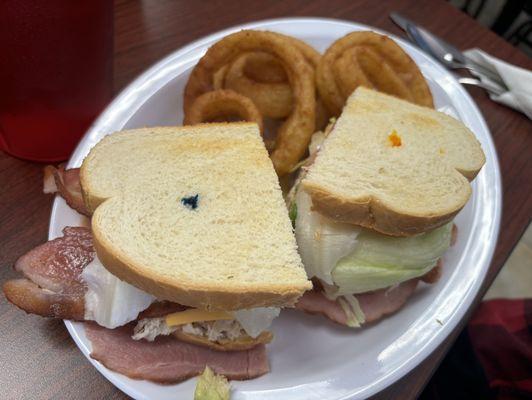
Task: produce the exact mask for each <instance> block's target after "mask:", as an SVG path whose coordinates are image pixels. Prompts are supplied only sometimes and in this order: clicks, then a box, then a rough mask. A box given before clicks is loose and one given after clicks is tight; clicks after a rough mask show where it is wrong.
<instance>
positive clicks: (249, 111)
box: [183, 90, 263, 134]
mask: <svg viewBox="0 0 532 400" xmlns="http://www.w3.org/2000/svg"><path fill="white" fill-rule="evenodd" d="M235 116H236V117H239V118H241V119H242V120H244V121H250V122H255V123H257V125H258V126H259V129H260V132H261V134H262V132H263V123H262V117H261V115H260V112H259V110H257V107H255V104H253V102H252V101H251V100H250V99H248V98H247V97H245V96H242V95H240V94H238V93H236V92H233V91H232V90H213V91H212V92H207V93H204V94H202V95H201V96H198V97H197V98H196V99H195V100H194V102H193V103H192V105H191V107H190V110H189V112H188V113H187V114H186V115H185V119H184V121H183V125H196V124H201V123H204V122H212V121H213V120H215V119H219V118H228V117H235Z"/></svg>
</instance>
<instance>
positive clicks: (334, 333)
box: [49, 18, 501, 400]
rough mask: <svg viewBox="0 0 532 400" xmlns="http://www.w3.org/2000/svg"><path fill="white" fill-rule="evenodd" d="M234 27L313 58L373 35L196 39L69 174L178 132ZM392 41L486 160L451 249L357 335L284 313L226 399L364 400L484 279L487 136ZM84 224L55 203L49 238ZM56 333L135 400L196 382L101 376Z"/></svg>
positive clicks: (465, 107)
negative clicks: (141, 131)
mask: <svg viewBox="0 0 532 400" xmlns="http://www.w3.org/2000/svg"><path fill="white" fill-rule="evenodd" d="M242 28H253V29H267V30H272V31H277V32H282V33H285V34H287V35H292V36H295V37H298V38H300V39H303V40H305V41H306V42H307V43H309V44H311V45H313V46H314V47H315V48H316V49H318V50H319V51H321V52H323V51H324V50H325V49H326V48H327V47H328V46H329V45H330V44H331V43H332V42H333V41H334V40H335V39H337V38H339V37H341V36H343V35H345V34H347V33H348V32H351V31H354V30H368V29H371V30H375V31H377V32H379V31H378V30H376V29H373V28H370V27H368V26H364V25H360V24H355V23H351V22H343V21H337V20H328V19H314V18H313V19H309V18H301V19H293V18H292V19H278V20H269V21H262V22H256V23H251V24H247V25H242V26H238V27H234V28H230V29H227V30H225V31H222V32H218V33H215V34H213V35H211V36H208V37H206V38H204V39H201V40H198V41H196V42H194V43H192V44H190V45H189V46H186V47H184V48H182V49H181V50H178V51H176V52H175V53H173V54H171V55H169V56H168V57H166V58H165V59H163V60H162V61H160V62H159V63H157V64H156V65H154V66H153V67H152V68H150V69H149V70H148V71H146V72H145V73H144V74H142V75H141V76H140V77H139V78H138V79H137V80H135V81H134V82H133V83H132V84H131V85H129V86H128V87H127V88H126V89H125V90H124V91H123V92H122V93H121V94H120V95H119V96H118V97H117V98H116V99H115V100H114V101H113V102H112V104H111V105H110V106H109V107H108V108H107V110H106V111H105V112H104V113H103V114H102V115H101V116H100V117H99V118H98V120H97V121H96V122H95V123H94V125H93V126H92V127H91V128H90V129H89V131H88V132H87V134H86V135H85V137H84V138H83V140H82V141H81V142H80V144H79V145H78V147H77V149H76V151H75V152H74V154H73V156H72V158H71V159H70V162H69V167H77V166H79V165H80V164H81V162H82V160H83V158H84V157H85V155H86V154H87V153H88V151H89V149H90V148H91V147H92V146H93V145H94V144H95V143H97V142H98V141H99V140H100V139H101V138H102V137H103V136H105V135H106V134H109V133H112V132H114V131H118V130H121V129H127V128H137V127H143V126H153V125H176V124H181V120H182V111H181V110H182V105H183V103H182V102H183V100H182V98H183V96H182V95H183V88H184V86H185V83H186V81H187V78H188V74H189V72H190V70H191V68H192V67H193V66H194V65H195V64H196V62H197V61H198V59H199V58H200V57H201V56H202V55H203V54H204V53H205V51H206V49H207V48H208V47H209V46H210V45H211V44H213V43H214V42H216V41H218V40H219V39H221V38H222V37H224V36H226V35H227V34H229V33H232V32H234V31H238V30H240V29H242ZM381 33H382V32H381ZM392 37H393V36H392ZM394 39H395V40H396V41H397V42H398V43H399V44H400V45H401V47H403V48H404V49H405V50H406V51H407V52H408V53H409V54H410V56H412V58H413V59H414V60H415V61H416V63H417V64H418V65H419V67H420V68H421V71H422V72H423V75H424V76H425V77H426V78H427V80H428V82H429V84H430V88H431V90H432V94H433V96H434V99H435V103H436V105H437V107H438V108H439V109H445V110H446V111H448V112H450V113H454V115H455V116H457V117H458V118H460V119H461V120H462V121H463V122H464V123H465V124H466V125H467V126H468V127H469V128H471V130H472V131H473V132H474V133H475V134H476V136H477V138H478V139H479V140H480V142H481V143H482V148H483V149H484V152H485V153H486V159H487V162H486V165H485V166H484V168H483V169H482V171H481V172H480V174H479V175H478V176H477V178H476V180H475V182H474V183H473V196H472V197H471V199H470V201H469V203H468V204H467V206H466V207H465V208H464V210H463V211H462V212H461V213H460V214H459V215H458V218H457V219H456V223H457V225H458V241H457V243H456V245H455V246H454V247H453V248H452V249H451V250H449V251H448V252H447V254H446V255H445V257H444V266H445V267H444V270H443V276H442V279H440V281H439V282H438V283H437V284H435V285H432V286H430V287H429V286H425V287H421V288H420V289H418V290H417V291H416V292H415V294H414V295H413V296H412V298H411V299H410V300H409V302H408V304H407V305H406V306H405V307H404V309H402V310H401V311H400V312H399V313H397V314H395V315H393V316H391V317H389V318H386V319H385V320H383V321H381V322H380V323H377V324H375V325H370V326H367V327H365V328H363V329H360V330H351V329H348V328H343V327H340V326H336V325H334V324H333V323H331V322H329V321H328V320H326V319H325V318H322V317H317V316H310V315H305V314H303V313H300V312H297V311H293V310H289V311H285V312H283V313H282V316H281V317H280V318H278V319H277V320H276V321H275V323H274V326H273V330H274V332H275V340H274V342H273V343H272V344H271V345H269V346H268V354H269V358H270V363H271V373H269V374H267V375H265V376H263V377H261V378H258V379H255V380H251V381H247V382H234V383H233V384H232V385H233V387H234V393H233V398H234V399H276V400H280V399H291V400H296V399H304V400H309V399H320V400H322V399H361V398H366V397H368V396H370V395H372V394H374V393H376V392H378V391H380V390H382V389H384V388H385V387H387V386H389V385H390V384H392V383H393V382H395V381H396V380H398V379H399V378H401V377H402V376H404V375H405V374H406V373H407V372H409V371H410V370H411V369H412V368H414V367H415V366H416V365H418V364H419V363H420V362H421V361H422V360H423V359H425V358H426V357H427V356H428V355H429V354H430V353H431V352H432V351H433V350H434V349H435V348H436V347H437V346H438V345H439V344H440V343H441V342H442V341H443V340H444V339H445V338H446V337H447V335H448V334H449V333H450V332H451V331H452V329H453V328H454V327H455V326H456V324H457V323H458V322H459V321H460V319H461V318H462V317H463V316H464V313H465V312H466V310H467V309H468V308H469V305H470V304H471V302H472V300H473V298H474V297H475V295H476V293H477V291H478V289H479V287H480V285H481V283H482V281H483V279H484V276H485V274H486V271H487V269H488V266H489V264H490V261H491V257H492V255H493V251H494V248H495V243H496V240H497V235H498V230H499V222H500V210H501V181H500V173H499V166H498V162H497V156H496V152H495V148H494V145H493V142H492V140H491V137H490V133H489V131H488V128H487V126H486V123H485V122H484V119H483V118H482V115H481V114H480V112H479V110H478V109H477V107H476V105H475V103H474V102H473V101H472V99H471V98H470V97H469V95H468V94H467V92H466V91H465V90H464V89H463V88H462V87H461V86H460V85H459V84H458V83H457V81H456V80H455V79H454V78H453V77H452V76H451V74H449V72H447V71H446V70H445V69H444V68H443V67H441V66H440V65H439V64H437V63H436V62H435V61H433V60H432V59H431V58H429V57H428V56H426V55H425V54H423V53H421V52H420V51H419V50H417V49H416V48H415V47H413V46H412V45H410V44H409V43H407V42H405V41H403V40H402V39H399V38H396V37H394ZM86 223H87V221H86V220H85V219H84V218H83V217H81V216H80V215H79V214H77V213H76V212H74V211H73V210H72V209H70V208H69V207H68V206H67V205H66V204H65V202H64V201H63V200H62V199H61V198H59V197H58V198H56V200H55V203H54V207H53V211H52V216H51V221H50V231H49V237H50V239H52V238H55V237H57V236H60V235H61V230H62V228H63V227H64V226H68V225H81V224H86ZM65 324H66V326H67V328H68V330H69V332H70V334H71V335H72V337H73V338H74V340H75V342H76V344H77V345H78V347H79V348H80V349H81V351H82V352H83V354H84V355H85V356H86V357H87V358H88V359H89V361H90V362H91V363H92V364H93V365H94V366H95V367H96V368H97V369H98V370H99V371H100V372H101V373H102V374H103V375H104V376H105V377H106V378H107V379H109V380H110V381H111V382H112V383H113V384H114V385H116V386H117V387H118V388H119V389H121V390H122V391H124V392H125V393H127V394H128V395H130V396H132V397H134V398H136V399H161V400H164V399H189V398H192V393H193V390H194V385H195V379H190V380H188V381H186V382H183V383H181V384H178V385H173V386H161V385H157V384H154V383H150V382H146V381H135V380H131V379H128V378H126V377H125V376H123V375H120V374H117V373H114V372H112V371H109V370H108V369H107V368H105V367H104V366H102V365H101V364H100V363H99V362H96V361H94V360H92V359H91V358H90V357H89V354H90V343H89V341H88V340H87V338H86V336H85V333H84V328H83V325H82V324H79V323H72V322H68V321H67V322H65Z"/></svg>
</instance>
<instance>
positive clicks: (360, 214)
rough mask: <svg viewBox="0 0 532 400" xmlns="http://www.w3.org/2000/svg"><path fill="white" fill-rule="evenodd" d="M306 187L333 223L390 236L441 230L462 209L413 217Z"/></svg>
mask: <svg viewBox="0 0 532 400" xmlns="http://www.w3.org/2000/svg"><path fill="white" fill-rule="evenodd" d="M303 186H304V188H305V190H306V191H307V192H308V193H309V194H310V196H311V198H312V209H313V210H314V211H317V212H318V213H320V214H321V215H323V216H325V217H327V218H329V219H332V220H334V221H338V222H345V223H348V224H353V225H359V226H362V227H364V228H369V229H373V230H375V231H377V232H380V233H383V234H385V235H390V236H412V235H417V234H420V233H424V232H428V231H430V230H433V229H436V228H439V227H440V226H443V225H445V224H446V223H448V222H450V221H452V220H453V218H454V217H455V216H456V214H458V212H459V211H460V210H461V209H462V206H460V207H458V208H457V209H455V210H449V211H448V212H447V213H443V214H439V215H436V216H434V215H411V214H405V213H401V212H398V211H395V210H393V209H392V208H390V207H388V206H386V205H385V204H383V203H382V202H380V201H379V199H376V198H372V197H368V198H365V199H359V200H358V201H353V200H349V199H343V198H339V197H335V196H334V195H332V194H330V193H328V192H326V191H323V190H320V188H317V187H314V186H311V185H308V184H305V183H303ZM467 198H469V195H468V196H467ZM467 198H466V199H465V200H464V204H465V202H467Z"/></svg>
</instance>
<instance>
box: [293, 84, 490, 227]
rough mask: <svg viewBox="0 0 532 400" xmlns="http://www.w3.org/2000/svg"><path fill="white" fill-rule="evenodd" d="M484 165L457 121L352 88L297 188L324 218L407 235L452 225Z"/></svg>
mask: <svg viewBox="0 0 532 400" xmlns="http://www.w3.org/2000/svg"><path fill="white" fill-rule="evenodd" d="M394 131H395V134H394V133H393V132H394ZM394 139H395V140H394ZM399 140H400V142H401V143H400V145H399V143H398V141H399ZM394 143H395V145H394ZM484 162H485V157H484V153H483V152H482V149H481V147H480V144H479V142H478V141H477V140H476V138H475V136H474V135H473V133H472V132H471V131H470V130H469V129H468V128H467V127H465V126H464V125H463V124H462V123H461V122H460V121H457V120H456V119H454V118H452V117H450V116H448V115H446V114H444V113H441V112H437V111H434V110H432V109H429V108H425V107H420V106H417V105H414V104H411V103H408V102H406V101H403V100H399V99H397V98H395V97H391V96H388V95H385V94H382V93H378V92H376V91H373V90H370V89H366V88H363V87H360V88H358V89H357V90H356V91H355V92H354V94H352V95H351V97H350V98H349V100H348V102H347V104H346V106H345V107H344V110H343V112H342V115H341V116H340V118H339V119H338V121H337V122H336V125H335V126H334V128H333V130H332V132H331V133H330V135H329V136H328V137H327V139H326V140H325V142H324V144H323V146H322V149H321V150H320V152H319V153H318V155H317V158H316V161H315V163H314V164H313V165H312V166H311V167H310V169H309V171H308V174H307V176H306V178H305V179H304V180H303V181H302V185H303V186H302V187H303V188H304V189H305V190H306V191H307V192H308V193H309V194H310V196H311V198H312V204H313V209H315V210H316V211H318V212H320V213H321V214H323V215H324V216H326V217H329V218H331V219H334V220H337V221H341V222H347V223H351V224H356V225H360V226H364V227H367V228H372V229H374V230H376V231H379V232H381V233H384V234H388V235H394V236H409V235H413V234H418V233H422V232H426V231H428V230H431V229H434V228H437V227H439V226H441V225H443V224H445V223H447V222H449V221H450V220H452V218H453V217H454V216H455V215H456V214H457V213H458V211H460V210H461V209H462V207H464V205H465V204H466V202H467V200H468V199H469V197H470V195H471V187H470V184H469V181H468V180H472V179H473V178H474V177H475V176H476V175H477V173H478V172H479V171H480V169H481V168H482V166H483V165H484Z"/></svg>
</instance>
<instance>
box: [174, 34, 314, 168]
mask: <svg viewBox="0 0 532 400" xmlns="http://www.w3.org/2000/svg"><path fill="white" fill-rule="evenodd" d="M294 49H295V46H294V45H293V43H292V41H290V40H287V39H286V37H283V36H282V35H279V34H276V33H272V32H262V31H249V30H244V31H241V32H237V33H234V34H231V35H229V36H226V37H225V38H223V39H222V40H220V41H219V42H217V43H215V44H214V45H213V46H212V47H211V48H210V49H209V50H208V51H207V53H206V54H205V56H203V57H202V58H201V60H200V61H199V63H198V64H197V65H196V67H195V68H194V70H193V71H192V74H191V75H190V78H189V81H188V83H187V86H186V88H185V99H184V110H185V116H187V117H186V120H190V117H189V116H188V115H189V114H190V112H191V108H192V105H193V103H194V101H195V100H196V98H197V97H199V96H200V95H202V94H204V93H206V92H209V91H212V90H213V89H214V75H215V74H216V72H217V71H219V70H220V69H221V68H222V67H224V66H225V65H226V64H229V63H231V62H233V61H234V60H235V59H236V58H237V57H238V56H239V55H240V54H242V53H246V52H254V51H262V52H266V53H268V54H271V55H273V56H275V57H276V58H277V59H278V60H279V61H280V62H281V63H282V65H283V68H284V70H285V73H286V75H287V77H288V81H289V83H290V86H291V89H292V96H293V99H294V101H293V107H292V111H291V113H290V115H289V116H288V118H287V120H286V121H285V122H284V123H283V125H282V126H281V128H280V129H279V132H278V133H277V137H276V140H275V148H274V150H273V152H272V154H271V158H272V161H273V164H274V167H275V169H276V171H277V173H278V174H279V175H285V174H287V173H289V172H290V170H291V169H292V167H293V166H294V165H296V164H297V162H298V161H299V160H300V159H301V157H303V155H304V154H305V151H306V148H307V146H308V143H309V141H310V137H311V136H312V133H313V132H314V126H315V114H316V110H315V108H316V96H315V86H314V71H313V69H312V67H311V66H310V65H309V63H308V62H307V61H306V58H305V56H304V55H303V54H302V52H301V51H294Z"/></svg>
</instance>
